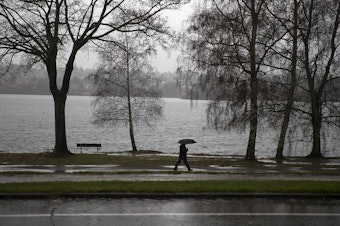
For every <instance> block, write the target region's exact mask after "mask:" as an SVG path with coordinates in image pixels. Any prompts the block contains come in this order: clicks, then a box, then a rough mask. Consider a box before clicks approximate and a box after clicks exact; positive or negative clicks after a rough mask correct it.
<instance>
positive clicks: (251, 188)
mask: <svg viewBox="0 0 340 226" xmlns="http://www.w3.org/2000/svg"><path fill="white" fill-rule="evenodd" d="M107 192H119V193H190V192H194V193H216V192H221V193H318V194H335V193H338V194H339V193H340V181H322V182H321V181H269V180H258V181H253V180H251V181H237V180H229V181H138V182H137V181H136V182H130V181H129V182H126V181H89V182H34V183H7V184H0V193H8V194H13V193H47V194H51V195H52V194H53V195H57V194H65V193H66V194H67V193H107Z"/></svg>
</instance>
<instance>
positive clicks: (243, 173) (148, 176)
mask: <svg viewBox="0 0 340 226" xmlns="http://www.w3.org/2000/svg"><path fill="white" fill-rule="evenodd" d="M330 170H333V171H332V172H330ZM13 171H15V172H18V171H19V172H28V171H29V172H38V173H39V174H16V173H15V174H6V173H4V172H13ZM0 172H3V173H2V174H0V183H10V182H42V181H111V180H119V181H169V180H188V181H193V180H317V181H340V173H339V170H338V169H329V168H327V169H319V170H318V171H317V172H315V171H308V170H305V171H301V170H300V171H295V170H294V169H293V170H284V171H280V170H274V169H271V168H264V167H259V168H251V169H250V168H238V169H232V170H231V169H220V168H213V167H210V168H195V169H194V171H193V172H187V171H185V169H184V168H183V167H181V168H179V171H178V173H173V171H172V166H160V167H151V168H150V167H138V166H136V167H124V166H119V165H98V166H96V165H67V166H54V165H40V166H29V165H7V166H6V165H2V166H0ZM99 172H100V173H99ZM336 172H338V173H336Z"/></svg>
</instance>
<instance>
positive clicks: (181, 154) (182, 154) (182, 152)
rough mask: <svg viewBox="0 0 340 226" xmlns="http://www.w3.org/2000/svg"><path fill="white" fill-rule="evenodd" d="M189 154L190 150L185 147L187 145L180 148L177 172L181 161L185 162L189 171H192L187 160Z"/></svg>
mask: <svg viewBox="0 0 340 226" xmlns="http://www.w3.org/2000/svg"><path fill="white" fill-rule="evenodd" d="M187 152H188V149H187V148H186V147H185V144H181V146H180V147H179V157H178V161H177V162H176V165H175V168H174V170H177V167H178V165H179V164H180V163H181V161H183V162H184V164H185V166H186V167H187V168H188V171H192V169H191V168H190V166H189V163H188V160H187Z"/></svg>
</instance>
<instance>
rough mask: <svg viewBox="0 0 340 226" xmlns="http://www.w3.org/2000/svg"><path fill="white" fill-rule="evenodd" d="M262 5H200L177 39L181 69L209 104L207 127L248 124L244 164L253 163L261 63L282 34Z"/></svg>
mask: <svg viewBox="0 0 340 226" xmlns="http://www.w3.org/2000/svg"><path fill="white" fill-rule="evenodd" d="M265 6H266V5H265V1H264V0H251V1H240V0H234V1H213V0H211V1H206V2H204V3H202V4H201V5H199V8H198V9H197V11H196V12H195V13H194V14H193V15H192V17H191V19H190V20H189V27H188V29H187V32H186V33H184V34H183V37H182V40H183V46H184V48H183V57H184V59H185V60H181V62H183V64H182V65H181V71H182V72H184V74H185V73H186V72H188V71H190V72H191V74H192V73H193V72H195V74H196V76H197V77H196V81H197V82H198V83H199V84H200V85H201V86H203V87H204V88H205V90H206V91H207V92H209V93H210V98H212V99H213V100H214V101H212V102H211V103H210V105H209V107H208V109H207V118H208V123H210V125H212V126H213V127H214V128H215V129H222V130H225V129H229V128H233V127H237V128H240V127H241V128H245V127H246V125H249V138H248V144H247V151H246V155H245V158H246V159H249V160H253V159H255V145H256V137H257V130H258V117H259V116H258V115H259V94H260V92H259V90H260V89H261V88H262V87H263V82H264V80H265V76H266V74H267V73H266V72H267V71H268V68H267V66H266V65H265V62H266V60H267V58H270V53H271V52H270V50H271V49H272V47H273V46H274V45H275V44H276V43H277V42H278V41H279V40H280V39H281V37H282V35H283V34H282V33H281V32H280V29H279V27H278V26H277V24H276V23H274V22H273V20H271V19H270V17H269V14H268V11H267V9H266V7H265Z"/></svg>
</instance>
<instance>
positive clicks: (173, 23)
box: [76, 3, 192, 72]
mask: <svg viewBox="0 0 340 226" xmlns="http://www.w3.org/2000/svg"><path fill="white" fill-rule="evenodd" d="M191 12H192V4H191V3H190V4H186V5H184V6H182V7H181V8H180V9H179V10H167V11H165V12H164V15H165V16H166V17H167V18H168V24H169V26H170V27H171V28H172V29H174V30H176V31H180V30H181V28H182V23H183V22H184V21H185V20H186V19H187V18H188V17H189V15H190V14H191ZM178 55H179V52H178V51H177V50H175V49H172V50H171V51H170V52H166V51H164V50H162V49H161V48H157V55H156V56H155V57H154V58H153V59H152V61H153V62H152V65H153V66H154V67H155V69H156V70H157V71H159V72H174V71H175V70H176V68H177V57H178ZM97 63H98V60H97V59H96V54H95V53H92V52H89V51H86V50H85V51H84V50H83V51H81V52H80V53H79V54H78V55H77V59H76V64H77V66H78V67H83V68H89V69H91V68H95V66H96V64H97Z"/></svg>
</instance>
